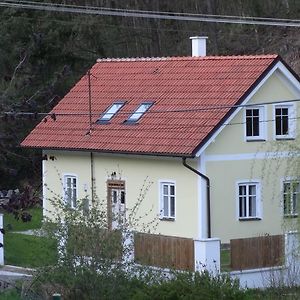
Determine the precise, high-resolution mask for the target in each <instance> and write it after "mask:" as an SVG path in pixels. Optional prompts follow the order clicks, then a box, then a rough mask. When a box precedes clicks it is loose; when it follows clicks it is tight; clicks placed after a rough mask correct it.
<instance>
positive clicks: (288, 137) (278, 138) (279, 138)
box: [275, 136, 295, 141]
mask: <svg viewBox="0 0 300 300" xmlns="http://www.w3.org/2000/svg"><path fill="white" fill-rule="evenodd" d="M294 139H295V137H293V136H276V137H275V140H276V141H282V140H290V141H291V140H294Z"/></svg>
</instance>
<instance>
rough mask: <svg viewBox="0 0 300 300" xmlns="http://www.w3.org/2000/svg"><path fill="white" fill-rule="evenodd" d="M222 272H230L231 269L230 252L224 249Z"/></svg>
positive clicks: (222, 252)
mask: <svg viewBox="0 0 300 300" xmlns="http://www.w3.org/2000/svg"><path fill="white" fill-rule="evenodd" d="M221 271H222V272H229V271H231V268H230V250H227V249H223V250H221Z"/></svg>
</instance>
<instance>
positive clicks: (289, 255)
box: [284, 231, 300, 286]
mask: <svg viewBox="0 0 300 300" xmlns="http://www.w3.org/2000/svg"><path fill="white" fill-rule="evenodd" d="M284 237H285V245H284V246H285V266H286V274H285V284H286V285H287V286H294V285H299V284H300V251H299V245H300V243H299V237H300V236H299V232H297V231H290V232H287V233H286V234H285V235H284Z"/></svg>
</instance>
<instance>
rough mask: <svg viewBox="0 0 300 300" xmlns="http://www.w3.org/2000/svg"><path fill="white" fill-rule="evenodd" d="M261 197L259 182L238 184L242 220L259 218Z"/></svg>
mask: <svg viewBox="0 0 300 300" xmlns="http://www.w3.org/2000/svg"><path fill="white" fill-rule="evenodd" d="M259 198H260V195H259V184H258V183H239V184H238V207H239V219H240V220H241V219H258V218H259V208H260V207H259Z"/></svg>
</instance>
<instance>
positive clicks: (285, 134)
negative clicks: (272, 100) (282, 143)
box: [274, 105, 296, 139]
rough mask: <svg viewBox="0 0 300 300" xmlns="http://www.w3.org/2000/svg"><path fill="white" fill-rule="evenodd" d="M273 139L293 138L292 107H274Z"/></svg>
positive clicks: (294, 124) (294, 123)
mask: <svg viewBox="0 0 300 300" xmlns="http://www.w3.org/2000/svg"><path fill="white" fill-rule="evenodd" d="M274 112H275V118H274V119H275V137H276V139H285V138H294V137H295V126H296V120H295V109H294V106H293V105H275V107H274Z"/></svg>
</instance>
